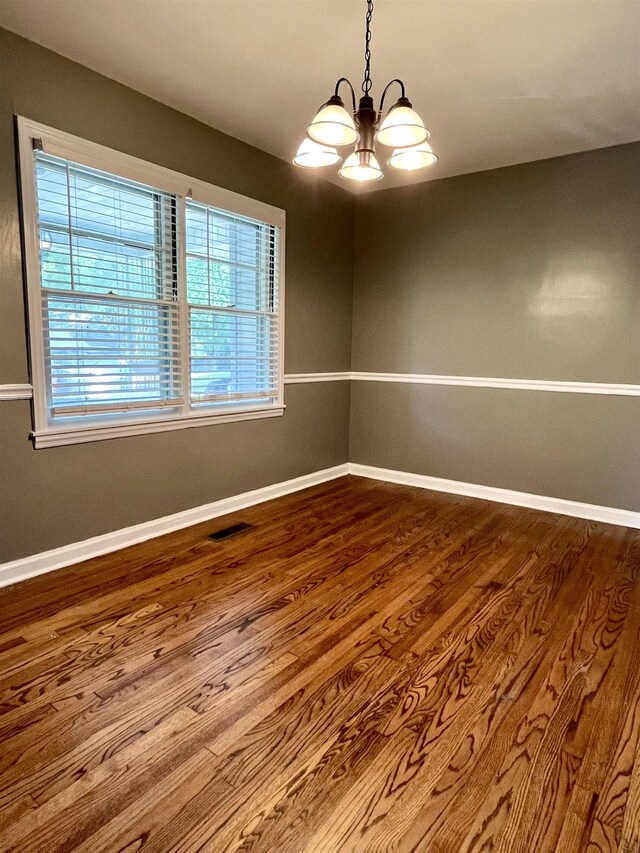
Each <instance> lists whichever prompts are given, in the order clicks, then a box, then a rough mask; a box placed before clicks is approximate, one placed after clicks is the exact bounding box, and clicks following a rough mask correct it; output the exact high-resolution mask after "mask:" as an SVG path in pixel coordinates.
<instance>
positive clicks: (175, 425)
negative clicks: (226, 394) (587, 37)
mask: <svg viewBox="0 0 640 853" xmlns="http://www.w3.org/2000/svg"><path fill="white" fill-rule="evenodd" d="M284 409H285V407H284V406H283V405H282V406H280V405H278V406H269V407H268V408H262V409H253V410H249V411H247V410H245V411H240V412H227V413H225V414H212V413H211V412H209V413H207V414H193V415H188V416H186V417H184V416H183V417H173V418H163V419H160V418H158V419H156V420H148V421H132V422H130V423H111V424H95V425H93V426H88V425H82V426H73V427H67V428H60V427H54V428H51V429H47V430H41V431H38V432H34V433H32V438H33V442H34V445H35V447H37V448H41V447H61V446H63V445H66V444H85V443H86V442H89V441H105V440H106V439H109V438H122V437H124V436H128V435H146V434H147V433H151V432H168V431H170V430H175V429H190V428H192V427H199V426H211V424H226V423H231V422H232V421H253V420H256V419H258V418H274V417H279V416H280V415H283V414H284Z"/></svg>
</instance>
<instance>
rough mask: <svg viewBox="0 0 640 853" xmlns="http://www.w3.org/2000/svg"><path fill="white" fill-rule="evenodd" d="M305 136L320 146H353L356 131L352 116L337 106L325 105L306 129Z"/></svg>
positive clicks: (356, 137) (356, 135) (356, 134)
mask: <svg viewBox="0 0 640 853" xmlns="http://www.w3.org/2000/svg"><path fill="white" fill-rule="evenodd" d="M307 136H308V137H309V138H310V139H313V141H314V142H319V143H320V144H321V145H329V146H334V145H353V143H354V142H356V140H357V139H358V131H357V130H356V125H355V122H354V120H353V116H351V115H349V113H348V112H347V111H346V110H345V108H344V107H341V106H339V105H338V104H326V105H325V106H324V107H320V110H319V112H318V114H317V116H316V117H315V118H314V120H313V121H312V122H311V124H310V125H309V127H308V128H307Z"/></svg>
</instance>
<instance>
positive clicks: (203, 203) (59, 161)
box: [19, 119, 284, 446]
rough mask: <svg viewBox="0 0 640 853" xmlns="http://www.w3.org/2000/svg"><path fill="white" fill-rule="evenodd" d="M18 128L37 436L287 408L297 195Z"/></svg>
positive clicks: (121, 430) (169, 425)
mask: <svg viewBox="0 0 640 853" xmlns="http://www.w3.org/2000/svg"><path fill="white" fill-rule="evenodd" d="M19 135H20V157H21V177H22V189H23V220H24V235H25V255H26V261H27V264H26V266H27V286H28V297H29V320H30V338H31V356H32V374H33V384H34V415H35V430H34V437H35V442H36V446H50V445H53V444H67V443H74V442H78V441H90V440H95V439H99V438H112V437H115V436H118V435H128V434H135V433H138V432H149V431H159V430H164V429H175V428H177V427H183V426H196V425H199V424H203V423H211V422H214V421H221V420H238V419H247V418H255V417H266V416H271V415H275V414H282V411H283V409H284V405H283V394H282V388H283V375H282V349H283V347H282V337H283V334H282V333H283V322H282V320H283V318H282V302H283V292H282V289H283V282H282V264H281V256H282V252H283V245H284V213H283V211H280V210H278V209H277V208H272V207H270V206H269V205H265V204H262V203H260V202H255V201H252V200H251V199H247V198H245V197H243V196H238V195H237V194H235V193H230V192H228V191H226V190H221V189H219V188H216V187H212V186H210V185H208V184H203V183H202V182H199V181H195V180H193V179H189V178H185V177H184V176H182V175H178V174H177V173H175V172H171V171H169V170H166V169H162V168H161V167H158V166H153V165H151V164H148V163H144V162H142V161H140V160H137V159H135V158H132V157H128V156H127V155H124V154H119V153H117V152H112V151H109V150H108V149H105V148H103V147H102V146H97V145H94V144H92V143H87V142H84V141H82V140H79V139H77V138H75V137H70V136H68V135H67V134H62V133H59V132H58V131H53V130H51V129H50V128H45V127H42V126H39V125H35V124H33V123H32V122H28V121H26V120H24V119H20V120H19Z"/></svg>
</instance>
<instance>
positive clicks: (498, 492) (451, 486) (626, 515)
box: [349, 462, 640, 529]
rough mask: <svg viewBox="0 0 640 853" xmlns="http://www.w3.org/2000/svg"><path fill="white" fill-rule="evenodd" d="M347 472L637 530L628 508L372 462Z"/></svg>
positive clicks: (638, 520) (639, 515)
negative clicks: (512, 488) (461, 480)
mask: <svg viewBox="0 0 640 853" xmlns="http://www.w3.org/2000/svg"><path fill="white" fill-rule="evenodd" d="M349 473H350V474H353V475H354V476H356V477H369V478H371V479H373V480H386V481H387V482H388V483H400V484H401V485H404V486H417V487H418V488H421V489H433V491H436V492H449V493H450V494H453V495H466V496H467V497H471V498H483V499H484V500H487V501H496V502H497V503H502V504H513V505H514V506H524V507H528V508H529V509H540V510H543V511H545V512H557V513H559V514H560V515H571V516H573V517H574V518H586V519H589V520H590V521H603V522H605V523H606V524H617V525H620V526H621V527H634V528H637V529H640V512H632V511H631V510H628V509H615V508H613V507H608V506H598V505H597V504H585V503H580V502H579V501H567V500H564V499H563V498H549V497H546V496H544V495H531V494H529V493H528V492H514V491H512V490H511V489H499V488H497V487H495V486H480V485H477V484H475V483H462V482H460V481H459V480H445V479H442V478H441V477H429V476H428V475H426V474H409V473H407V472H405V471H392V470H391V469H390V468H375V467H374V466H372V465H359V464H357V463H355V462H350V463H349Z"/></svg>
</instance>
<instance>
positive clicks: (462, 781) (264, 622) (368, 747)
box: [0, 477, 640, 853]
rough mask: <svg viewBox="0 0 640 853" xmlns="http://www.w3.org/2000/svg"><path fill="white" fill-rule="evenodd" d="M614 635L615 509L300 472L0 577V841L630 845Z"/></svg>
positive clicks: (58, 851) (36, 847) (634, 780)
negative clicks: (516, 502) (221, 509)
mask: <svg viewBox="0 0 640 853" xmlns="http://www.w3.org/2000/svg"><path fill="white" fill-rule="evenodd" d="M239 521H247V522H249V523H250V524H252V525H254V527H253V529H251V530H250V531H249V532H247V533H243V534H242V535H239V536H237V537H232V538H230V539H229V540H225V541H222V542H213V541H212V540H210V539H208V538H207V534H208V533H209V532H210V531H211V530H212V529H216V528H218V527H223V526H226V525H227V524H231V523H237V522H239ZM639 656H640V533H639V532H638V531H633V530H629V529H626V528H618V527H611V526H607V525H604V524H597V523H594V522H587V521H582V520H579V519H573V518H568V517H561V516H553V515H550V514H548V513H541V512H537V511H533V510H525V509H521V508H518V507H512V506H500V505H497V504H490V503H486V502H483V501H479V500H474V499H471V498H465V497H462V496H452V495H445V494H437V493H430V492H428V491H424V490H419V489H413V488H410V487H405V486H400V485H392V484H387V483H382V482H375V481H370V480H365V479H361V478H353V477H345V478H342V479H340V480H337V481H334V482H331V483H325V484H322V485H320V486H317V487H314V488H312V489H307V490H304V491H301V492H298V493H295V494H292V495H288V496H286V497H283V498H280V499H278V500H275V501H270V502H267V503H264V504H261V505H257V506H253V507H248V508H247V509H245V510H242V511H241V512H236V513H232V514H230V515H229V516H228V517H225V518H220V519H215V520H214V521H213V522H209V523H202V524H198V525H195V526H194V527H192V528H188V529H185V530H180V531H176V532H175V533H173V534H168V535H166V536H163V537H159V538H158V539H156V540H150V541H149V542H146V543H141V544H139V545H136V546H133V547H132V548H130V549H126V550H124V551H121V552H117V553H114V554H109V555H105V556H104V557H98V558H95V559H93V560H90V561H87V562H86V563H85V564H81V565H78V566H72V567H69V568H68V569H63V570H61V571H60V572H57V573H54V574H51V575H47V576H42V577H39V578H34V579H32V580H31V581H28V582H25V583H24V584H20V585H18V586H15V587H9V588H6V589H5V590H2V591H0V742H1V744H2V748H1V749H0V850H1V851H11V852H12V853H45V851H46V853H62V851H65V853H71V851H83V853H115V852H116V851H120V853H124V851H126V853H134V851H135V853H169V851H193V853H195V851H203V850H208V851H215V853H222V851H257V853H273V851H274V850H277V851H278V853H301V851H308V853H344V851H354V853H360V851H366V853H374V851H380V853H382V851H384V852H385V853H389V851H398V853H399V852H400V851H403V853H408V851H412V853H413V851H425V853H426V851H428V852H429V853H480V851H488V850H493V851H494V853H554V851H556V853H585V851H586V853H640V667H638V666H637V661H638V658H639Z"/></svg>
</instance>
